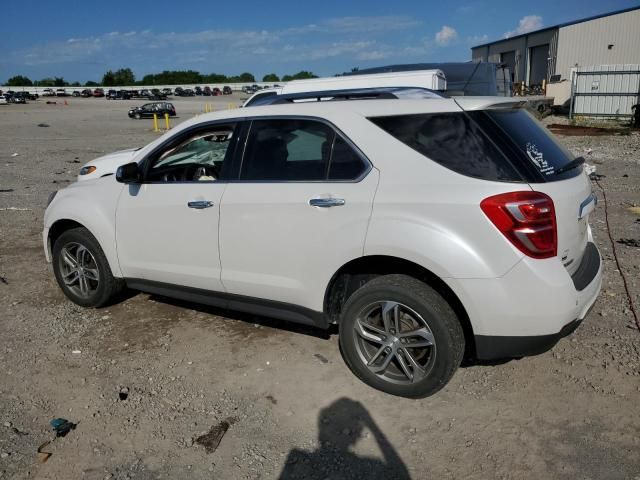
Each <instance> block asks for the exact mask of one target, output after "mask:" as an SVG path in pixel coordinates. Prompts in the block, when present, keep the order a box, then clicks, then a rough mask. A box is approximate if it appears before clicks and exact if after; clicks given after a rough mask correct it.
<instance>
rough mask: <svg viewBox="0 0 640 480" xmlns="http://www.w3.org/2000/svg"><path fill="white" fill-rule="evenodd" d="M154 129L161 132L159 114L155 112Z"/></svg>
mask: <svg viewBox="0 0 640 480" xmlns="http://www.w3.org/2000/svg"><path fill="white" fill-rule="evenodd" d="M153 131H154V132H159V131H160V129H159V128H158V114H157V113H154V114H153Z"/></svg>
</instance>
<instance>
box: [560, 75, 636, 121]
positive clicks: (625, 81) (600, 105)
mask: <svg viewBox="0 0 640 480" xmlns="http://www.w3.org/2000/svg"><path fill="white" fill-rule="evenodd" d="M572 96H573V108H572V115H586V116H598V117H619V116H627V115H631V114H632V111H631V106H632V105H635V104H638V103H640V64H635V65H628V64H627V65H598V66H589V67H580V68H578V69H577V71H576V73H575V82H574V87H573V95H572Z"/></svg>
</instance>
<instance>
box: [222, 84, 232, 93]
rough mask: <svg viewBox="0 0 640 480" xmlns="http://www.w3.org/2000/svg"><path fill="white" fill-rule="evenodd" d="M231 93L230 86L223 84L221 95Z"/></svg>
mask: <svg viewBox="0 0 640 480" xmlns="http://www.w3.org/2000/svg"><path fill="white" fill-rule="evenodd" d="M232 93H233V90H231V87H229V86H228V85H225V86H224V87H223V88H222V94H223V95H231V94H232Z"/></svg>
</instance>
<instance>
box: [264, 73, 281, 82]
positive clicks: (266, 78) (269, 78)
mask: <svg viewBox="0 0 640 480" xmlns="http://www.w3.org/2000/svg"><path fill="white" fill-rule="evenodd" d="M262 81H263V82H279V81H280V77H278V75H276V74H275V73H269V74H267V75H265V76H264V77H262Z"/></svg>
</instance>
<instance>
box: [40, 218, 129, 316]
mask: <svg viewBox="0 0 640 480" xmlns="http://www.w3.org/2000/svg"><path fill="white" fill-rule="evenodd" d="M52 253H53V271H54V274H55V276H56V280H57V281H58V285H60V288H61V289H62V291H63V292H64V294H65V295H66V296H67V297H68V298H69V299H70V300H71V301H72V302H74V303H76V304H78V305H81V306H83V307H102V306H104V305H106V304H108V303H109V302H110V301H112V300H113V299H114V298H115V297H116V296H117V295H118V294H119V293H120V292H121V291H122V289H123V288H124V282H123V280H122V279H119V278H115V277H114V276H113V274H112V273H111V268H109V263H108V261H107V258H106V257H105V255H104V252H103V251H102V248H100V245H99V244H98V241H97V240H96V239H95V237H94V236H93V235H92V234H91V232H89V230H87V229H86V228H83V227H78V228H73V229H71V230H67V231H66V232H64V233H63V234H62V235H60V237H58V239H57V240H56V241H55V243H54V245H53V251H52Z"/></svg>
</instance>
